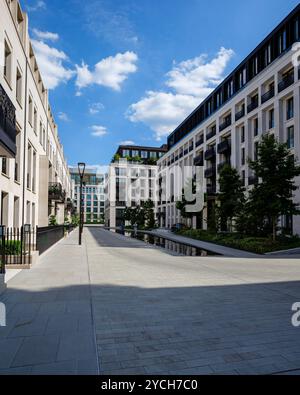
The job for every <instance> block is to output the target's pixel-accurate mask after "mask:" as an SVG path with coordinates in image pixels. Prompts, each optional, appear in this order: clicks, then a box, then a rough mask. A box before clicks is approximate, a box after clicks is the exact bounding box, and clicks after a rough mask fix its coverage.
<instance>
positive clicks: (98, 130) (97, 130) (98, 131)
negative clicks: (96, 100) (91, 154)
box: [91, 125, 108, 137]
mask: <svg viewBox="0 0 300 395" xmlns="http://www.w3.org/2000/svg"><path fill="white" fill-rule="evenodd" d="M91 129H92V136H94V137H103V136H105V135H106V134H107V133H108V132H107V128H106V127H105V126H100V125H94V126H92V127H91Z"/></svg>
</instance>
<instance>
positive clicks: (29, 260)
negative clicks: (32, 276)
mask: <svg viewBox="0 0 300 395" xmlns="http://www.w3.org/2000/svg"><path fill="white" fill-rule="evenodd" d="M38 259H39V252H38V251H32V253H31V255H30V256H28V257H26V263H25V264H21V257H20V256H19V255H16V256H10V262H11V263H9V264H8V265H6V266H5V268H6V270H9V269H22V270H27V269H31V267H32V266H33V265H35V264H36V263H37V262H38Z"/></svg>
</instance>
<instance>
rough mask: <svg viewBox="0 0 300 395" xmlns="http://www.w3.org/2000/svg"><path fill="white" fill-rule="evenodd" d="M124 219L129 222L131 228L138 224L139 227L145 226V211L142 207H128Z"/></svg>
mask: <svg viewBox="0 0 300 395" xmlns="http://www.w3.org/2000/svg"><path fill="white" fill-rule="evenodd" d="M123 219H124V220H125V221H129V222H130V224H131V226H133V225H135V224H137V226H138V227H142V226H144V225H145V215H144V210H143V209H142V208H141V207H140V206H137V207H126V208H125V210H124V212H123Z"/></svg>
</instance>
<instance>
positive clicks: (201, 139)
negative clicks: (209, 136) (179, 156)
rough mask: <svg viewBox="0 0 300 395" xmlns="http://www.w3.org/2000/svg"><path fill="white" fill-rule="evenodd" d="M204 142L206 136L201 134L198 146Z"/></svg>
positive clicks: (197, 142)
mask: <svg viewBox="0 0 300 395" xmlns="http://www.w3.org/2000/svg"><path fill="white" fill-rule="evenodd" d="M203 143H204V136H201V137H200V138H199V140H197V141H196V147H199V146H200V145H201V144H203Z"/></svg>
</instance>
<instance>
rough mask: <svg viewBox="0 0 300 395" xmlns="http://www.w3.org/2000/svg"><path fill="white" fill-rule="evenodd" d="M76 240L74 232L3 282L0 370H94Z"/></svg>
mask: <svg viewBox="0 0 300 395" xmlns="http://www.w3.org/2000/svg"><path fill="white" fill-rule="evenodd" d="M77 243H78V237H77V232H74V233H72V234H71V235H70V236H69V237H68V238H67V239H65V240H63V241H62V242H60V243H59V244H58V245H56V246H54V247H53V248H52V249H51V250H50V251H48V252H47V253H46V254H45V255H44V256H42V257H41V259H40V263H38V264H37V265H36V266H34V267H33V269H31V270H23V271H22V272H21V273H19V274H17V275H16V276H15V277H13V278H12V279H11V280H10V281H9V282H8V290H7V291H6V293H5V294H4V295H2V296H1V297H0V301H1V302H4V303H5V305H6V309H7V327H6V328H0V374H96V373H97V372H98V363H97V352H96V346H95V334H94V327H93V325H92V314H91V294H90V284H89V273H88V266H87V259H86V253H85V248H80V247H78V246H77Z"/></svg>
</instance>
